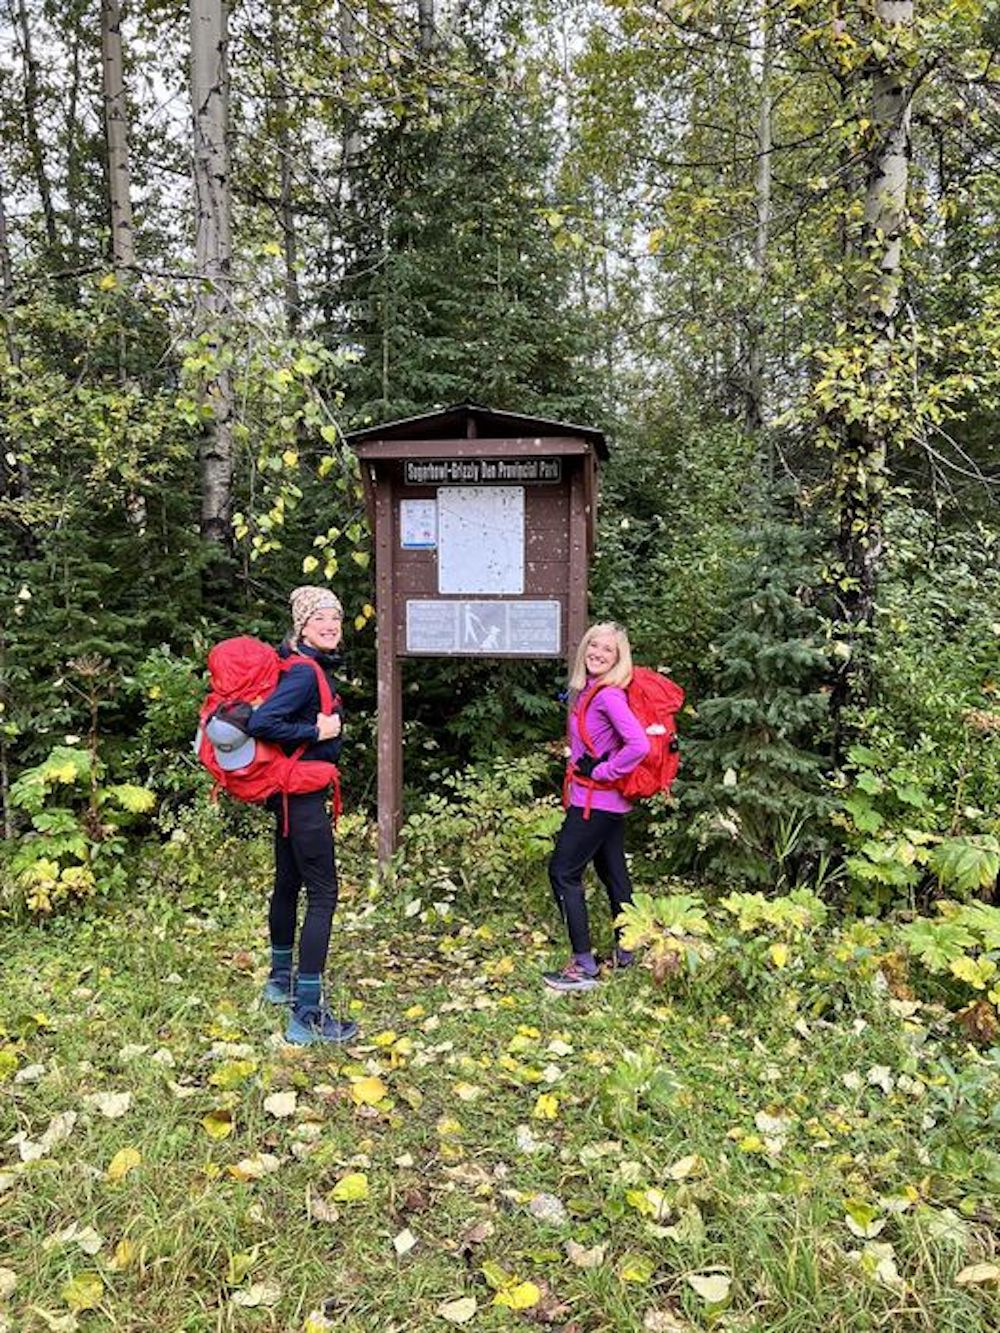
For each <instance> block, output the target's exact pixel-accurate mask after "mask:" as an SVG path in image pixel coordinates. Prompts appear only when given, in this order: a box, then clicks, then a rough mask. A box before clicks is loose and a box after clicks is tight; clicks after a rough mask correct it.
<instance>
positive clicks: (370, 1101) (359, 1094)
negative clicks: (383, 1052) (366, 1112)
mask: <svg viewBox="0 0 1000 1333" xmlns="http://www.w3.org/2000/svg"><path fill="white" fill-rule="evenodd" d="M388 1094H389V1089H388V1088H387V1087H386V1086H385V1084H384V1083H383V1082H382V1080H381V1079H380V1078H378V1077H377V1076H375V1075H373V1076H372V1077H371V1078H356V1079H353V1080H352V1082H351V1098H352V1100H353V1101H355V1102H356V1103H357V1105H358V1106H375V1105H376V1103H378V1102H380V1101H382V1100H383V1099H384V1098H385V1097H387V1096H388Z"/></svg>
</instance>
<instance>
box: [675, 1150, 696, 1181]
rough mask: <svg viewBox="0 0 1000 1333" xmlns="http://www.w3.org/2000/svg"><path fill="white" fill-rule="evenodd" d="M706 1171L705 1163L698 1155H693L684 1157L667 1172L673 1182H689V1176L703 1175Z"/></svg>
mask: <svg viewBox="0 0 1000 1333" xmlns="http://www.w3.org/2000/svg"><path fill="white" fill-rule="evenodd" d="M704 1169H705V1163H704V1162H703V1161H702V1159H701V1158H700V1157H699V1156H698V1154H697V1153H691V1155H690V1156H689V1157H682V1158H681V1159H680V1160H679V1161H677V1162H674V1164H673V1166H671V1167H669V1168H668V1170H667V1175H668V1176H669V1177H670V1179H671V1180H687V1179H688V1177H689V1176H697V1175H701V1174H702V1172H703V1171H704Z"/></svg>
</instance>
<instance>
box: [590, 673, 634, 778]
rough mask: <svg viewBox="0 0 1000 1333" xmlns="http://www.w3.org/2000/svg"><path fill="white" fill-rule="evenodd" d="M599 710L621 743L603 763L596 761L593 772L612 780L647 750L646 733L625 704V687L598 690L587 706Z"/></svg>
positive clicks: (630, 769) (619, 775)
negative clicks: (621, 688) (623, 688)
mask: <svg viewBox="0 0 1000 1333" xmlns="http://www.w3.org/2000/svg"><path fill="white" fill-rule="evenodd" d="M592 711H594V712H597V713H598V714H603V717H604V719H605V720H606V722H607V723H608V724H609V725H610V727H611V729H612V730H613V731H614V733H615V734H616V735H617V737H618V739H619V740H620V742H621V744H620V746H618V747H617V748H613V749H612V751H611V754H610V755H609V757H608V758H607V759H606V760H605V762H604V763H603V764H598V765H597V766H596V768H595V769H594V772H593V776H594V777H595V778H596V779H597V780H598V782H613V781H614V780H615V778H623V777H624V776H625V774H626V773H631V772H632V770H633V768H637V767H638V765H639V764H640V763H641V762H642V761H643V759H645V757H646V755H647V754H649V737H648V736H647V735H646V733H645V731H644V730H643V729H642V725H641V724H640V722H639V721H638V719H637V718H636V716H635V714H634V713H633V712H632V710H631V708H629V706H628V703H627V701H626V699H625V691H624V690H618V689H604V690H599V691H598V693H597V695H596V696H595V698H594V701H593V703H592V704H591V706H590V708H589V709H588V710H587V713H588V725H589V715H590V713H591V712H592Z"/></svg>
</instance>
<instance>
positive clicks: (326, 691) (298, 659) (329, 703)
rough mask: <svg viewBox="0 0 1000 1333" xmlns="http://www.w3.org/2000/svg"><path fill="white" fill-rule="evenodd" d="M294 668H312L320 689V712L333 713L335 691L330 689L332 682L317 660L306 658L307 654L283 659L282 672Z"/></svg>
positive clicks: (298, 654) (297, 654) (296, 654)
mask: <svg viewBox="0 0 1000 1333" xmlns="http://www.w3.org/2000/svg"><path fill="white" fill-rule="evenodd" d="M293 666H309V667H312V669H313V672H314V674H315V676H316V685H317V688H318V689H319V711H320V712H321V713H332V712H333V705H334V697H333V691H332V690H331V689H330V682H329V681H328V680H327V678H326V672H325V671H324V670H323V668H322V667H321V666H320V664H319V663H318V662H317V661H316V659H315V658H314V657H306V655H305V653H293V654H292V655H291V657H285V658H283V659H282V662H281V669H282V671H287V670H288V669H289V668H290V667H293Z"/></svg>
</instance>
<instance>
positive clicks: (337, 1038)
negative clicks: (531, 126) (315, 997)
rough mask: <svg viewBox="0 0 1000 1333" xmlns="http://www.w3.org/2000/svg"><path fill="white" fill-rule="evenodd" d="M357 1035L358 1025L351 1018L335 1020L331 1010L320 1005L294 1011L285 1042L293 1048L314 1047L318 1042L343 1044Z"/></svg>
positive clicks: (286, 1030)
mask: <svg viewBox="0 0 1000 1333" xmlns="http://www.w3.org/2000/svg"><path fill="white" fill-rule="evenodd" d="M357 1035H358V1025H357V1023H355V1022H353V1021H352V1020H351V1019H349V1018H347V1019H342V1018H335V1017H334V1016H333V1014H331V1013H330V1011H329V1009H326V1008H323V1007H321V1006H319V1005H316V1006H315V1007H310V1008H308V1009H296V1010H294V1011H293V1012H292V1015H291V1017H290V1018H289V1020H288V1027H287V1028H285V1041H287V1042H291V1044H292V1045H293V1046H312V1045H313V1044H314V1043H316V1042H330V1043H335V1044H342V1043H343V1042H345V1041H353V1040H354V1038H355V1037H356V1036H357Z"/></svg>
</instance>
